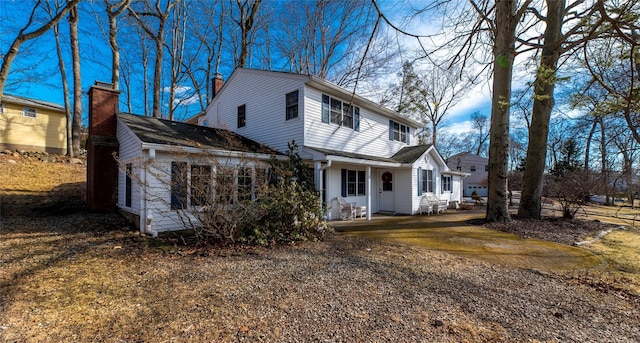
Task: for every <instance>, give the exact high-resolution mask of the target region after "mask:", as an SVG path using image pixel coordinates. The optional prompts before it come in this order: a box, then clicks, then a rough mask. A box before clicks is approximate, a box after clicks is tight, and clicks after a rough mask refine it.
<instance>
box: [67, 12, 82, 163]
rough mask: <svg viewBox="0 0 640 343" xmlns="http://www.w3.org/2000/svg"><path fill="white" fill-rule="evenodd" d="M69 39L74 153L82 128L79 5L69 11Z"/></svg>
mask: <svg viewBox="0 0 640 343" xmlns="http://www.w3.org/2000/svg"><path fill="white" fill-rule="evenodd" d="M69 39H70V40H71V59H72V66H73V124H72V126H71V137H72V140H73V152H72V154H77V153H80V139H81V138H80V130H81V129H82V77H81V75H80V45H79V44H78V6H77V5H75V6H73V7H72V8H71V10H70V11H69Z"/></svg>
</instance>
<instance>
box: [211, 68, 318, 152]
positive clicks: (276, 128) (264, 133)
mask: <svg viewBox="0 0 640 343" xmlns="http://www.w3.org/2000/svg"><path fill="white" fill-rule="evenodd" d="M306 79H307V77H305V76H301V75H293V74H285V73H271V72H262V71H257V70H238V71H236V72H235V73H234V74H233V76H232V78H231V79H230V80H229V81H228V82H227V84H225V86H224V88H223V89H222V90H221V92H220V94H218V96H216V98H215V99H214V102H213V103H212V104H211V105H210V106H209V107H208V108H207V112H206V114H205V116H204V117H203V118H202V119H201V121H200V122H204V121H206V122H207V123H208V124H209V126H213V127H219V128H224V129H228V130H232V131H235V132H237V133H239V134H241V135H243V136H245V137H247V138H250V139H253V140H254V141H257V142H260V143H262V144H264V145H266V146H268V147H271V148H274V149H276V150H278V151H281V152H285V151H286V150H287V143H288V142H289V141H291V140H295V141H296V143H297V144H298V146H300V147H302V145H303V110H302V108H303V102H304V100H303V99H304V83H303V82H304V80H306ZM295 90H298V91H299V95H298V96H299V98H298V101H299V103H298V106H299V108H298V109H299V113H298V118H294V119H290V120H286V118H285V105H286V102H285V95H286V94H287V93H289V92H292V91H295ZM240 105H246V126H245V127H241V128H238V127H237V110H238V106H240Z"/></svg>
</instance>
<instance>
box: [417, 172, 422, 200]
mask: <svg viewBox="0 0 640 343" xmlns="http://www.w3.org/2000/svg"><path fill="white" fill-rule="evenodd" d="M420 195H422V168H419V167H418V196H420Z"/></svg>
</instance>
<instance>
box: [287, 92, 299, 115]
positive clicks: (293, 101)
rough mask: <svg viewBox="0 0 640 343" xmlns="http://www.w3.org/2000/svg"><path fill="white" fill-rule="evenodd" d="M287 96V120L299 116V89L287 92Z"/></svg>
mask: <svg viewBox="0 0 640 343" xmlns="http://www.w3.org/2000/svg"><path fill="white" fill-rule="evenodd" d="M285 97H286V120H289V119H293V118H298V91H297V90H296V91H293V92H291V93H287V95H286V96H285Z"/></svg>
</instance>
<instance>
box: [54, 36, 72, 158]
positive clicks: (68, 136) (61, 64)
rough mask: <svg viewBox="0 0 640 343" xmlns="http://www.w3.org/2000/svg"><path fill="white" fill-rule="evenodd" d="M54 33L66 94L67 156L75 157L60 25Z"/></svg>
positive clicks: (63, 92) (63, 88)
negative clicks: (59, 30)
mask: <svg viewBox="0 0 640 343" xmlns="http://www.w3.org/2000/svg"><path fill="white" fill-rule="evenodd" d="M53 35H54V37H55V39H56V53H57V55H58V66H59V68H60V76H61V77H62V94H63V96H64V112H65V116H66V118H67V127H66V131H67V133H66V135H65V136H66V137H67V156H69V157H74V154H73V144H72V141H71V136H72V131H71V104H70V103H69V83H68V82H67V71H66V68H65V67H64V59H63V58H62V49H61V48H60V34H59V32H58V25H55V26H54V27H53Z"/></svg>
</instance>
